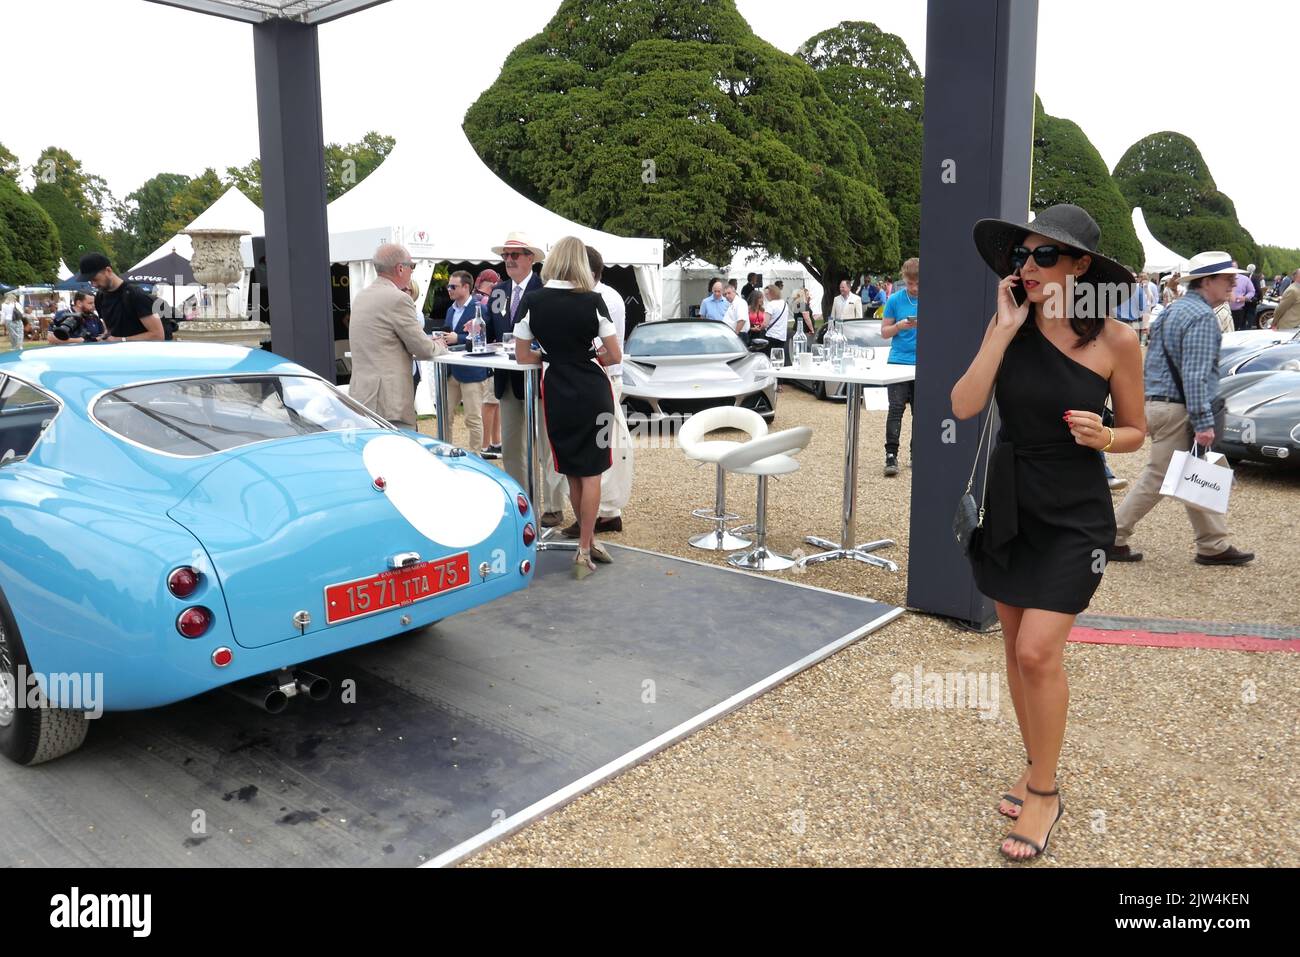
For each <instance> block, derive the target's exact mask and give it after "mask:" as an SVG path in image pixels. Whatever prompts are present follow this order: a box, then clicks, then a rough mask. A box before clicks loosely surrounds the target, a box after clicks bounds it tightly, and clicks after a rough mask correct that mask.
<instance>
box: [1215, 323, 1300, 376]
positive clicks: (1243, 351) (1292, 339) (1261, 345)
mask: <svg viewBox="0 0 1300 957" xmlns="http://www.w3.org/2000/svg"><path fill="white" fill-rule="evenodd" d="M1297 349H1300V329H1283V330H1281V331H1274V330H1264V329H1251V330H1248V331H1243V332H1230V333H1228V334H1227V335H1225V336H1224V337H1223V343H1222V345H1221V346H1220V348H1219V375H1221V376H1230V375H1236V374H1237V373H1238V372H1264V371H1267V370H1269V369H1282V368H1285V367H1286V363H1287V362H1288V361H1290V360H1292V359H1295V358H1296V350H1297ZM1275 350H1282V351H1275ZM1256 360H1259V362H1256Z"/></svg>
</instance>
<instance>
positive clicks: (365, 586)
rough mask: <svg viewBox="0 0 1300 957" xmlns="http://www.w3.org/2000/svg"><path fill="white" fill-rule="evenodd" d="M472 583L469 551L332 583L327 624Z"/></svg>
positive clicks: (372, 612) (327, 604) (397, 606)
mask: <svg viewBox="0 0 1300 957" xmlns="http://www.w3.org/2000/svg"><path fill="white" fill-rule="evenodd" d="M468 584H469V552H461V553H460V554H459V555H449V556H447V557H446V558H439V559H438V560H437V561H432V562H420V564H418V565H411V566H410V567H408V568H395V569H393V570H392V571H387V572H381V573H380V574H378V575H371V576H370V577H369V578H358V579H357V580H356V581H350V582H342V583H340V584H338V585H330V586H329V587H328V588H326V589H325V624H327V625H336V624H338V623H339V622H341V621H350V620H352V619H353V618H364V617H365V616H366V615H373V614H375V613H376V612H380V611H387V610H388V609H389V608H400V607H401V606H403V605H413V604H415V603H416V602H417V601H424V600H425V599H426V598H432V597H433V596H434V595H441V594H442V593H443V592H448V591H455V590H456V589H457V588H463V587H465V586H466V585H468Z"/></svg>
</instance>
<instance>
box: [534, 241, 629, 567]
mask: <svg viewBox="0 0 1300 957" xmlns="http://www.w3.org/2000/svg"><path fill="white" fill-rule="evenodd" d="M542 281H543V282H544V283H545V286H543V287H542V288H541V289H537V290H534V291H532V292H529V293H527V294H526V295H525V296H524V298H523V299H522V300H521V301H520V303H519V313H518V315H519V319H518V321H517V322H516V323H515V329H514V332H515V358H516V359H517V360H518V361H519V362H520V363H521V364H524V365H536V364H537V363H543V370H542V411H543V413H544V414H545V419H546V434H547V436H548V437H549V438H550V440H551V452H552V454H553V455H554V457H555V470H556V471H557V472H559V473H560V474H561V475H563V476H565V477H566V478H567V479H568V480H569V500H570V502H572V503H573V511H574V513H575V514H576V515H577V516H578V529H579V532H578V557H577V560H576V563H575V571H576V573H577V574H578V577H580V578H581V577H584V576H585V575H586V574H588V573H590V572H592V571H595V569H596V566H595V562H597V561H599V562H604V563H608V562H609V561H611V559H610V556H609V553H608V552H606V551H605V549H604V548H603V547H601V545H600V543H598V542H596V541H595V530H596V515H597V512H598V511H599V510H600V477H601V475H602V474H603V473H604V472H605V471H606V470H607V469H609V467H610V466H611V465H612V464H613V459H612V455H611V451H610V450H611V439H612V438H613V430H614V427H615V426H614V423H615V422H616V418H615V415H614V390H613V387H612V386H611V384H610V381H609V376H608V375H607V374H606V372H605V370H604V368H603V367H604V366H609V365H614V364H616V363H618V362H621V361H622V360H623V350H622V349H621V348H620V347H619V342H618V332H617V330H616V329H615V328H614V323H613V321H612V320H611V319H610V317H609V312H608V310H607V309H606V308H605V301H604V299H602V298H601V295H600V293H598V292H594V291H593V290H594V289H595V286H596V282H595V280H594V279H593V278H592V275H591V267H590V266H589V265H588V262H587V247H586V246H585V245H583V243H582V240H580V239H577V238H575V237H572V236H568V237H566V238H564V239H561V240H560V241H559V242H558V243H556V244H555V246H554V247H553V248H552V249H551V251H550V253H549V254H548V255H547V257H546V265H545V266H544V267H542ZM597 340H599V341H600V343H601V346H602V347H601V348H600V349H599V350H597V349H596V347H595V343H596V341H597ZM534 342H536V343H537V344H538V345H539V346H540V347H541V352H534V351H533V350H532V344H533V343H534Z"/></svg>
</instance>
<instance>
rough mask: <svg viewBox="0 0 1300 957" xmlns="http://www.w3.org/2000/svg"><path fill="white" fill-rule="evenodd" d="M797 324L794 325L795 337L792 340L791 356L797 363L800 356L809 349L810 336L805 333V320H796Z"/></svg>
mask: <svg viewBox="0 0 1300 957" xmlns="http://www.w3.org/2000/svg"><path fill="white" fill-rule="evenodd" d="M795 321H796V323H797V325H795V327H794V338H793V339H792V340H790V357H791V359H793V360H794V361H795V362H796V363H797V362H798V361H799V356H800V355H802V354H803V353H805V352H807V351H808V337H807V336H806V335H804V331H803V322H801V321H799V320H798V319H796V320H795Z"/></svg>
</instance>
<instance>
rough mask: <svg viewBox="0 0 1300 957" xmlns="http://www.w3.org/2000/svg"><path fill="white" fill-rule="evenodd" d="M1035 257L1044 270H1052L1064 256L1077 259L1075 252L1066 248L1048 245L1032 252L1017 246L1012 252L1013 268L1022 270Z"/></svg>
mask: <svg viewBox="0 0 1300 957" xmlns="http://www.w3.org/2000/svg"><path fill="white" fill-rule="evenodd" d="M1030 256H1033V257H1034V262H1036V263H1038V265H1039V266H1041V267H1042V268H1044V269H1051V268H1052V267H1053V266H1055V265H1056V264H1057V263H1058V262H1060V259H1061V257H1062V256H1069V257H1070V258H1072V259H1073V258H1076V257H1075V253H1074V250H1072V249H1069V248H1068V247H1065V246H1056V245H1052V244H1047V245H1043V246H1039V247H1037V248H1036V249H1033V250H1030V249H1027V248H1026V247H1024V246H1015V247H1013V248H1012V250H1011V268H1012V269H1020V268H1022V267H1023V266H1024V265H1025V263H1027V262H1029V257H1030Z"/></svg>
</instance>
